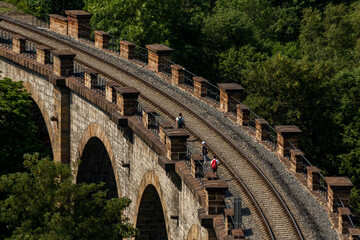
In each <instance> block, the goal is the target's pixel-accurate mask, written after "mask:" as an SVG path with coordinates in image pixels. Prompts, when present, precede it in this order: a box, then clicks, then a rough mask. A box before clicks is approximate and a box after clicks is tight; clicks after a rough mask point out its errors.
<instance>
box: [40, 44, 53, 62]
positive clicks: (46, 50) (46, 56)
mask: <svg viewBox="0 0 360 240" xmlns="http://www.w3.org/2000/svg"><path fill="white" fill-rule="evenodd" d="M50 50H52V49H51V48H50V47H47V46H44V45H37V46H36V61H37V62H38V63H41V64H48V63H49V62H50Z"/></svg>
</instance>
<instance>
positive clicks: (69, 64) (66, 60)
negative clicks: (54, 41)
mask: <svg viewBox="0 0 360 240" xmlns="http://www.w3.org/2000/svg"><path fill="white" fill-rule="evenodd" d="M52 53H53V55H54V60H53V61H54V64H53V65H54V74H56V75H57V76H61V77H62V76H68V75H72V74H73V72H74V58H75V56H76V54H75V53H74V52H72V51H70V50H53V51H52Z"/></svg>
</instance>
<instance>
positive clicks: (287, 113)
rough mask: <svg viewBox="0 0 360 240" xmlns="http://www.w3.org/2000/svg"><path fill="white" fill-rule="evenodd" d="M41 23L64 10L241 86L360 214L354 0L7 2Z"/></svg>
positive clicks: (357, 14) (358, 49) (357, 5)
mask: <svg viewBox="0 0 360 240" xmlns="http://www.w3.org/2000/svg"><path fill="white" fill-rule="evenodd" d="M7 1H8V2H11V3H13V4H15V5H17V6H18V8H20V9H21V10H23V11H26V12H28V13H31V14H33V15H35V16H38V17H42V16H44V15H46V14H49V13H58V14H62V13H63V12H64V10H65V9H84V10H86V11H88V12H91V13H92V14H93V17H92V19H91V25H92V27H93V28H95V29H97V30H103V31H106V32H108V33H110V34H111V35H113V36H116V37H117V40H127V41H130V42H133V43H135V44H137V45H140V46H144V45H145V44H165V45H167V46H169V47H171V48H173V49H174V50H175V51H174V54H173V61H174V62H176V63H178V64H180V65H182V66H184V67H185V68H187V69H188V70H190V71H192V72H194V73H196V74H197V75H199V76H203V77H205V78H206V79H208V80H210V81H211V82H212V83H218V82H237V83H239V84H240V85H242V86H243V87H244V88H245V93H246V99H245V100H244V103H245V104H246V105H248V106H249V107H250V108H251V109H252V110H253V111H254V112H255V113H257V114H258V115H259V116H261V117H262V118H265V119H266V120H267V121H269V123H270V124H271V125H283V124H291V125H297V126H298V127H299V128H300V129H301V130H302V131H303V135H302V137H301V143H300V149H301V150H303V152H304V153H305V155H306V156H307V158H308V159H309V160H310V161H311V162H312V164H313V165H316V166H318V167H319V168H320V169H322V171H323V173H324V174H326V175H346V176H349V177H350V179H351V181H352V182H353V184H354V186H355V187H354V188H353V190H352V192H351V201H352V206H353V208H354V210H355V211H356V212H357V214H360V66H359V60H360V40H359V36H360V1H351V0H328V1H322V0H307V1H302V0H281V1H280V0H102V1H98V0H83V1H82V0H75V1H69V0H63V1H57V0H46V1H45V0H7Z"/></svg>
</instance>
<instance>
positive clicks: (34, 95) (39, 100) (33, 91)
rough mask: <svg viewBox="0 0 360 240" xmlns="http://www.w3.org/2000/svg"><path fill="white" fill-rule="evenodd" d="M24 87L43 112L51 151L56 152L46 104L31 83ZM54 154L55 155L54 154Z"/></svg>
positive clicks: (25, 84)
mask: <svg viewBox="0 0 360 240" xmlns="http://www.w3.org/2000/svg"><path fill="white" fill-rule="evenodd" d="M23 85H24V87H25V89H26V91H27V92H28V93H30V94H31V95H30V97H31V98H32V100H33V101H34V102H35V103H36V105H37V107H38V109H39V110H40V112H41V115H42V117H43V119H44V122H45V126H46V129H47V132H48V134H49V139H50V145H51V149H52V151H53V150H54V134H53V133H54V131H53V126H52V123H51V120H50V117H49V114H48V113H47V110H46V107H45V102H44V100H43V99H42V98H41V96H40V95H39V93H38V91H37V89H36V88H35V87H34V86H33V85H32V84H31V83H29V82H23ZM52 154H54V152H53V153H52Z"/></svg>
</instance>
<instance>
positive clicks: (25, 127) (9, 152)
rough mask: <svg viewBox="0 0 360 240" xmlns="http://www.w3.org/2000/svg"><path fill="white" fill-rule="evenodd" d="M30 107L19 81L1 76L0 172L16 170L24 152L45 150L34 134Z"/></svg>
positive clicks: (19, 167)
mask: <svg viewBox="0 0 360 240" xmlns="http://www.w3.org/2000/svg"><path fill="white" fill-rule="evenodd" d="M31 109H32V103H31V99H30V94H28V93H27V92H26V91H25V90H24V87H23V85H22V82H13V81H11V79H9V78H4V79H2V80H0V166H1V169H0V175H2V174H5V173H10V172H16V171H19V170H20V169H21V168H22V162H23V154H24V153H33V152H45V150H44V147H43V145H42V143H41V142H40V141H39V140H38V139H37V138H36V130H37V129H36V127H35V124H34V122H32V121H31V119H32V112H31Z"/></svg>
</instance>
